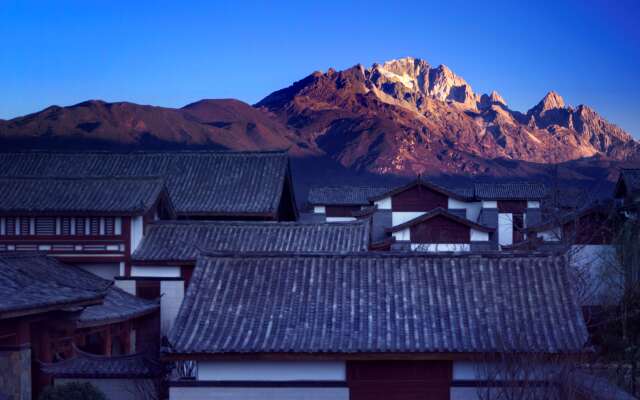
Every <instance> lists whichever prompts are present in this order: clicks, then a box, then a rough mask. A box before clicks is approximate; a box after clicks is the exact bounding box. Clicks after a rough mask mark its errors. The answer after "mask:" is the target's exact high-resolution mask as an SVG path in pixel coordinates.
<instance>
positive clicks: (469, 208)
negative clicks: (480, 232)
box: [447, 197, 482, 222]
mask: <svg viewBox="0 0 640 400" xmlns="http://www.w3.org/2000/svg"><path fill="white" fill-rule="evenodd" d="M447 207H448V208H449V209H450V210H466V212H465V215H466V217H467V219H468V220H470V221H473V222H478V217H479V216H480V210H482V203H481V202H471V203H469V202H466V201H460V200H457V199H453V198H451V197H449V199H448V202H447Z"/></svg>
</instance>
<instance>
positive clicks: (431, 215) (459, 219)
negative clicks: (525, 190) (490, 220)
mask: <svg viewBox="0 0 640 400" xmlns="http://www.w3.org/2000/svg"><path fill="white" fill-rule="evenodd" d="M437 216H442V217H445V218H447V219H450V220H452V221H455V222H457V223H459V224H463V225H466V226H468V227H469V228H473V229H476V230H479V231H482V232H493V231H495V229H494V228H491V227H489V226H484V225H480V224H478V223H475V222H473V221H470V220H468V219H466V218H462V217H459V216H457V215H455V214H452V213H450V212H449V211H447V210H445V209H444V208H442V207H438V208H434V209H433V210H431V211H429V212H427V213H425V214H423V215H421V216H419V217H416V218H414V219H412V220H409V221H407V222H405V223H402V224H400V225H396V226H392V227H391V228H386V229H385V231H387V232H398V231H401V230H403V229H406V228H410V227H412V226H414V225H417V224H420V223H422V222H425V221H428V220H430V219H432V218H434V217H437Z"/></svg>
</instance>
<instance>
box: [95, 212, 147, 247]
mask: <svg viewBox="0 0 640 400" xmlns="http://www.w3.org/2000/svg"><path fill="white" fill-rule="evenodd" d="M86 226H88V224H87V225H86ZM143 235H144V219H143V217H142V216H137V217H132V218H131V253H133V252H134V251H135V250H136V249H137V248H138V245H139V244H140V241H141V240H142V236H143Z"/></svg>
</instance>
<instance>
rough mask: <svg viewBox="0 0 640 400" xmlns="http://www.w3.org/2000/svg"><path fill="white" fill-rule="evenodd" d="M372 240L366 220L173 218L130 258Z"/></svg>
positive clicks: (347, 245) (347, 247)
mask: <svg viewBox="0 0 640 400" xmlns="http://www.w3.org/2000/svg"><path fill="white" fill-rule="evenodd" d="M368 245H369V224H368V223H367V221H357V222H343V223H301V222H232V221H170V222H156V223H154V224H152V225H150V226H149V228H148V231H147V233H146V234H145V236H144V238H143V239H142V242H141V243H140V245H139V246H138V248H137V249H136V251H135V252H134V254H133V256H132V258H133V259H134V260H136V261H158V260H168V261H195V259H196V258H197V257H198V254H199V253H200V252H201V251H203V250H204V251H216V252H222V251H242V252H271V251H294V252H306V251H311V252H318V251H323V252H329V251H333V252H353V251H366V250H367V248H368Z"/></svg>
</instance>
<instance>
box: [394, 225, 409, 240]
mask: <svg viewBox="0 0 640 400" xmlns="http://www.w3.org/2000/svg"><path fill="white" fill-rule="evenodd" d="M392 235H393V237H394V238H396V240H398V241H405V242H407V241H410V240H411V230H410V229H409V228H404V229H402V230H399V231H397V232H393V233H392Z"/></svg>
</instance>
